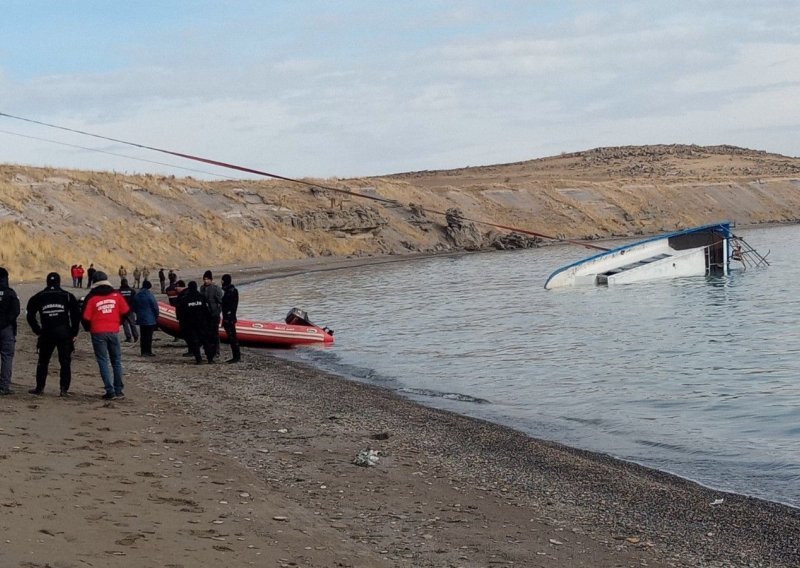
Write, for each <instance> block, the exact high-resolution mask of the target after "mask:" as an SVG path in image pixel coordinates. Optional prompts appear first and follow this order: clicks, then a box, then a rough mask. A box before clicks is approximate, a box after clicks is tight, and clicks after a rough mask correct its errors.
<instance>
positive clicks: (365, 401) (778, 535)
mask: <svg viewBox="0 0 800 568" xmlns="http://www.w3.org/2000/svg"><path fill="white" fill-rule="evenodd" d="M391 260H392V259H374V260H372V261H371V262H383V261H391ZM364 262H365V260H364V259H360V260H355V259H353V260H351V261H346V260H340V261H336V262H324V261H320V262H318V263H310V262H308V261H306V262H305V263H285V264H283V265H278V264H276V265H275V266H271V267H270V269H269V270H268V271H265V270H263V269H259V268H257V267H249V268H248V267H226V268H227V269H228V270H229V271H232V272H233V273H234V274H235V279H234V282H235V283H241V282H242V281H245V280H252V279H256V278H260V277H264V276H269V275H272V276H276V275H285V274H290V273H294V272H303V271H309V270H322V269H333V268H337V267H340V266H346V265H348V263H350V264H354V263H361V264H363V263H364ZM233 269H235V270H233ZM200 272H202V271H200ZM215 273H219V274H221V273H222V269H220V270H215ZM12 278H13V275H12ZM15 287H16V289H17V290H18V292H19V293H20V295H21V296H22V297H23V299H24V300H26V299H27V297H28V296H29V295H30V294H31V293H32V292H34V291H36V290H38V289H40V288H41V287H42V286H41V285H38V284H23V285H17V286H15ZM156 338H157V340H156V342H155V344H154V351H155V353H156V357H155V358H152V359H150V358H141V357H139V356H138V345H133V344H124V346H125V347H124V365H125V369H126V385H127V386H126V394H127V398H126V399H125V400H123V401H110V402H108V401H103V400H101V399H100V394H102V388H101V381H100V378H99V374H98V371H97V367H96V364H95V362H94V358H93V355H92V354H91V347H90V344H89V339H88V335H87V334H84V333H81V335H80V336H79V338H78V346H77V351H76V357H75V363H74V372H73V385H74V386H73V388H72V391H73V392H74V394H73V396H72V397H70V398H67V399H62V398H59V397H58V389H57V383H58V378H57V368H58V365H57V361H55V360H54V361H53V364H52V365H51V371H50V376H49V378H48V387H47V390H46V391H45V394H44V395H43V396H34V395H29V394H27V389H28V388H30V387H31V386H33V382H34V369H35V364H36V360H35V357H36V355H35V341H34V339H35V338H34V336H33V335H32V333H31V332H30V330H29V328H28V327H27V324H25V323H24V321H21V322H20V335H19V338H18V349H17V357H16V359H15V369H14V379H13V382H14V389H15V390H16V393H17V394H15V395H14V396H8V397H2V398H0V408H1V409H2V413H3V416H4V420H3V424H2V429H0V434H2V438H0V439H1V440H2V447H0V463H1V464H2V465H3V466H4V468H3V471H4V472H5V474H6V480H5V483H3V484H2V488H0V505H2V517H0V526H1V527H2V531H3V537H2V538H3V539H4V544H3V547H2V548H0V559H1V560H2V565H4V566H25V567H45V566H53V567H55V566H58V567H60V568H61V567H73V566H74V567H78V566H153V567H155V566H171V567H193V566H314V567H327V566H359V567H361V566H363V567H367V566H446V567H449V566H453V567H455V566H465V567H466V566H470V567H473V566H474V567H478V566H526V567H527V566H532V567H539V566H541V567H573V566H574V567H578V566H585V567H623V566H625V567H627V566H631V567H632V566H651V567H660V566H678V567H684V566H685V567H699V566H709V567H723V566H745V567H749V566H771V567H797V566H800V510H797V509H793V508H790V507H787V506H783V505H779V504H774V503H769V502H765V501H761V500H757V499H751V498H747V497H743V496H738V495H732V494H726V493H723V492H719V491H714V490H711V489H708V488H704V487H701V486H699V485H697V484H694V483H691V482H688V481H685V480H683V479H680V478H677V477H674V476H671V475H668V474H664V473H661V472H657V471H654V470H650V469H647V468H644V467H640V466H637V465H635V464H630V463H627V462H621V461H617V460H614V459H611V458H609V457H607V456H603V455H599V454H593V453H590V452H584V451H580V450H575V449H571V448H568V447H564V446H561V445H558V444H554V443H550V442H546V441H540V440H535V439H532V438H530V437H528V436H526V435H524V434H522V433H519V432H516V431H514V430H511V429H509V428H505V427H502V426H498V425H494V424H491V423H488V422H484V421H480V420H476V419H471V418H467V417H463V416H459V415H456V414H452V413H449V412H446V411H441V410H436V409H431V408H428V407H424V406H421V405H418V404H416V403H414V402H411V401H409V400H406V399H403V398H401V397H400V396H398V395H396V394H395V393H393V392H390V391H386V390H383V389H380V388H377V387H372V386H369V385H365V384H361V383H357V382H352V381H348V380H345V379H342V378H339V377H336V376H332V375H328V374H326V373H323V372H320V371H317V370H315V369H311V368H309V367H306V366H304V365H302V364H298V363H294V362H288V361H285V360H282V359H280V358H276V357H273V356H271V355H270V354H269V353H268V352H264V351H258V350H255V349H245V350H244V362H243V363H241V364H239V365H225V364H217V365H199V366H198V365H194V364H189V362H188V360H187V359H186V358H183V357H182V356H181V354H182V352H183V351H184V346H183V344H182V342H173V341H172V339H171V338H169V337H167V336H165V335H163V334H161V333H158V334H157V335H156ZM222 349H223V355H227V346H224V345H223V347H222ZM334 349H335V347H334ZM367 449H370V450H375V451H377V456H378V460H377V463H376V464H375V465H373V466H367V467H359V466H358V465H355V464H354V463H353V462H354V459H355V458H356V456H357V455H358V454H359V452H360V451H362V450H367Z"/></svg>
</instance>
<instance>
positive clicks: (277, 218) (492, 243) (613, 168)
mask: <svg viewBox="0 0 800 568" xmlns="http://www.w3.org/2000/svg"><path fill="white" fill-rule="evenodd" d="M307 181H310V182H312V183H317V184H318V185H317V186H316V187H309V186H304V185H300V184H295V183H291V182H285V181H224V182H205V181H198V180H194V179H192V178H172V177H162V176H153V175H141V176H125V175H117V174H114V173H108V172H86V171H70V170H52V169H44V168H29V167H23V166H11V165H6V166H0V239H2V240H1V241H0V242H2V246H0V264H2V265H3V266H6V267H7V268H9V269H10V271H11V272H12V278H13V279H15V280H18V279H29V278H38V277H41V276H43V275H44V274H46V273H47V272H49V271H51V270H60V271H61V272H62V273H64V274H66V270H67V269H68V267H69V266H71V265H72V264H77V263H80V264H83V265H84V267H86V266H88V264H89V263H90V262H92V263H94V264H95V266H99V267H102V268H103V269H105V270H106V271H108V272H109V273H111V274H115V273H116V268H118V267H119V266H120V265H125V266H126V267H129V272H130V268H132V267H133V266H142V265H148V266H150V267H160V266H164V267H176V268H180V267H190V266H217V265H222V264H264V263H267V262H269V261H271V260H277V259H292V258H302V257H309V256H366V255H379V254H405V253H410V252H441V251H451V250H476V249H482V248H490V247H493V248H519V247H529V246H536V245H537V244H539V243H540V242H541V240H540V239H537V238H535V237H534V236H533V235H531V234H512V233H510V232H509V231H506V230H501V229H498V228H497V227H493V226H491V225H490V224H484V223H481V222H486V223H491V224H495V225H503V226H507V227H517V228H520V229H523V230H528V231H533V232H536V233H541V234H544V235H548V236H553V237H560V238H570V239H584V238H586V239H594V238H602V237H609V236H634V235H643V234H652V233H658V232H662V231H669V230H674V229H676V228H683V227H690V226H693V225H698V224H702V223H708V222H713V221H719V220H732V221H735V222H737V223H739V224H747V225H749V224H758V223H773V222H796V221H797V220H798V218H800V160H798V159H795V158H787V157H785V156H778V155H774V154H767V153H764V152H757V151H752V150H745V149H741V148H733V147H727V146H717V147H698V146H680V145H673V146H645V147H622V148H600V149H596V150H590V151H587V152H579V153H575V154H566V155H563V156H558V157H553V158H545V159H540V160H532V161H528V162H519V163H514V164H503V165H497V166H484V167H477V168H466V169H460V170H447V171H426V172H412V173H405V174H396V175H391V176H385V177H379V178H365V179H348V180H337V179H332V180H331V179H329V180H307ZM324 186H328V187H336V188H341V189H347V190H349V191H352V192H355V193H358V194H363V195H370V196H374V197H379V198H381V199H385V200H389V201H388V202H386V201H373V200H368V199H362V198H359V197H355V196H349V195H343V194H340V193H336V192H333V191H330V190H326V189H322V187H324ZM544 242H549V240H548V239H544Z"/></svg>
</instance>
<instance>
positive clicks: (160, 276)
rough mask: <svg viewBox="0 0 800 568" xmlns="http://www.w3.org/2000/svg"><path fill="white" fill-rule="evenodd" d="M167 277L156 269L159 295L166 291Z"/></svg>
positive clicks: (162, 270)
mask: <svg viewBox="0 0 800 568" xmlns="http://www.w3.org/2000/svg"><path fill="white" fill-rule="evenodd" d="M166 281H167V277H166V276H164V269H163V268H159V269H158V283H159V284H161V293H162V294H164V293H165V292H166V291H167V287H166Z"/></svg>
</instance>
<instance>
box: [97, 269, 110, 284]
mask: <svg viewBox="0 0 800 568" xmlns="http://www.w3.org/2000/svg"><path fill="white" fill-rule="evenodd" d="M102 280H108V274H106V273H105V272H103V271H102V270H98V271H97V272H95V273H94V281H95V282H101V281H102Z"/></svg>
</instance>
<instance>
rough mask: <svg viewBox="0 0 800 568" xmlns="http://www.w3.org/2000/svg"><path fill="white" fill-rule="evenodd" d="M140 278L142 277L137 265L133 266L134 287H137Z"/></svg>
mask: <svg viewBox="0 0 800 568" xmlns="http://www.w3.org/2000/svg"><path fill="white" fill-rule="evenodd" d="M141 278H142V271H141V270H140V269H139V267H138V266H137V267H135V268H134V269H133V287H134V288H138V287H139V281H140V280H141Z"/></svg>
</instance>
